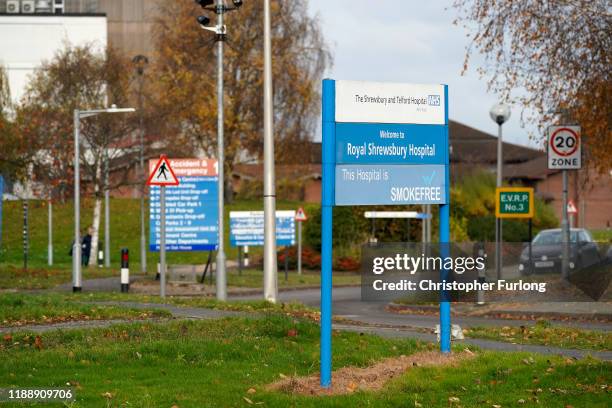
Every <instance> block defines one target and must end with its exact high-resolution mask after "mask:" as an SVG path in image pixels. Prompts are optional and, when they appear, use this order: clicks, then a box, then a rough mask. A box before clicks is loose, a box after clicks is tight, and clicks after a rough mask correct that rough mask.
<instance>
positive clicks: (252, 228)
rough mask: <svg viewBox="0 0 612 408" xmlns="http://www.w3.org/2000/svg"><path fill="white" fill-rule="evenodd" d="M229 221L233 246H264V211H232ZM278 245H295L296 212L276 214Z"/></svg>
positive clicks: (279, 212)
mask: <svg viewBox="0 0 612 408" xmlns="http://www.w3.org/2000/svg"><path fill="white" fill-rule="evenodd" d="M229 221H230V244H231V245H232V246H245V245H249V246H251V245H254V246H263V244H264V212H263V211H230V220H229ZM276 245H278V246H290V245H295V211H293V210H291V211H277V212H276Z"/></svg>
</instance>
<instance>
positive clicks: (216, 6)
mask: <svg viewBox="0 0 612 408" xmlns="http://www.w3.org/2000/svg"><path fill="white" fill-rule="evenodd" d="M195 2H196V3H197V4H199V5H200V6H201V7H202V8H203V9H204V10H209V11H212V12H214V13H215V14H217V25H216V26H215V27H208V24H209V23H210V19H209V18H208V17H206V16H199V17H198V23H199V24H200V26H201V27H202V28H203V29H204V30H208V31H212V32H213V33H215V40H216V41H217V161H218V163H219V165H218V166H217V167H218V175H219V198H218V200H219V201H218V207H219V222H218V224H219V244H218V247H217V259H216V264H217V279H216V283H217V300H221V301H225V300H227V278H226V270H225V260H226V256H225V241H224V239H225V237H224V218H223V217H224V214H225V197H224V193H225V179H224V172H223V170H224V167H223V165H224V156H225V154H224V147H223V146H224V142H223V42H224V41H225V35H226V28H225V25H224V24H223V15H224V14H225V13H226V12H228V11H231V10H236V9H237V8H239V7H240V6H242V0H233V6H226V5H225V2H224V0H217V1H216V3H215V1H214V0H195Z"/></svg>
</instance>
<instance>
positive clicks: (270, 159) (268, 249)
mask: <svg viewBox="0 0 612 408" xmlns="http://www.w3.org/2000/svg"><path fill="white" fill-rule="evenodd" d="M272 103H273V96H272V40H271V33H270V0H264V197H263V198H264V299H265V300H267V301H269V302H272V303H276V300H277V299H276V298H277V296H278V286H277V278H278V276H277V265H276V185H275V184H276V181H275V175H274V122H273V113H274V112H273V109H274V108H273V105H272Z"/></svg>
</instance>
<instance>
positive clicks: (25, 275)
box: [0, 265, 119, 289]
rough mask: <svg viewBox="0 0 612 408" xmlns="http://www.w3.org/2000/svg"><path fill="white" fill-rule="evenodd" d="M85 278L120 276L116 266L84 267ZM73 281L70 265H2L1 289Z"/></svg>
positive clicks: (53, 285)
mask: <svg viewBox="0 0 612 408" xmlns="http://www.w3.org/2000/svg"><path fill="white" fill-rule="evenodd" d="M82 273H83V279H96V278H108V277H111V276H119V271H118V270H117V269H116V268H98V267H88V268H83V269H82ZM70 282H72V269H71V268H70V267H66V266H63V267H33V268H28V269H27V270H24V269H23V267H21V266H19V267H17V266H12V265H4V266H0V289H49V288H53V287H55V286H57V285H60V284H63V283H70Z"/></svg>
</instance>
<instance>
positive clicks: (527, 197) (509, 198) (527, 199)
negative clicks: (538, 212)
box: [495, 187, 534, 218]
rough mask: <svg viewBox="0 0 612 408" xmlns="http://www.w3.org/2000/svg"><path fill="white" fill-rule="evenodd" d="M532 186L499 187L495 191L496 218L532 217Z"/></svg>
mask: <svg viewBox="0 0 612 408" xmlns="http://www.w3.org/2000/svg"><path fill="white" fill-rule="evenodd" d="M533 200H534V198H533V188H529V187H525V188H523V187H499V188H497V191H496V193H495V216H496V217H497V218H533V208H534V203H533Z"/></svg>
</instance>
